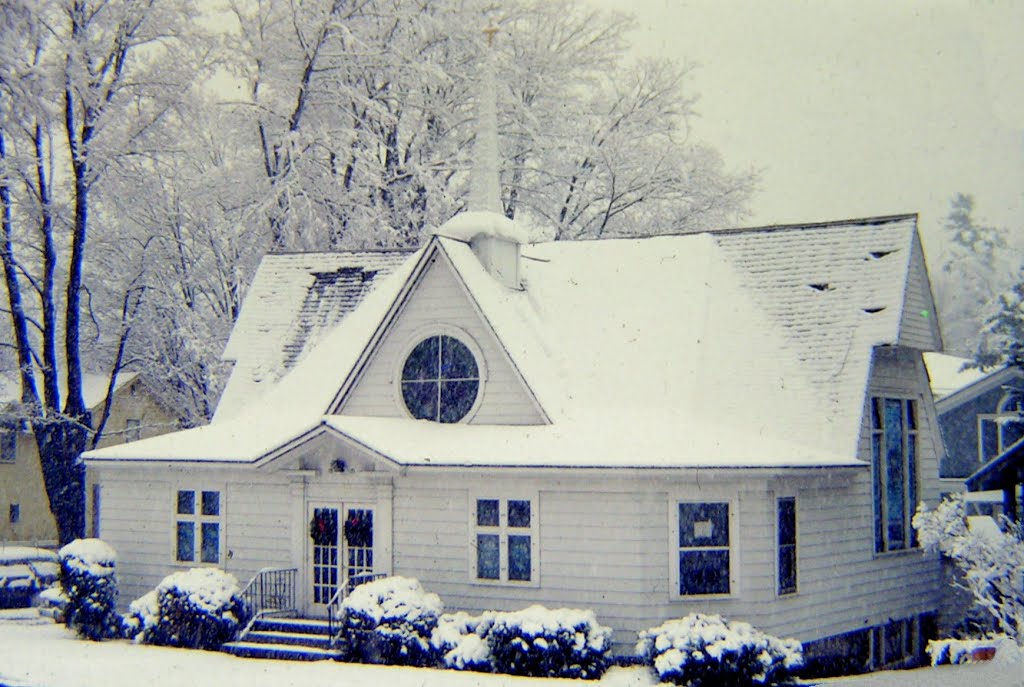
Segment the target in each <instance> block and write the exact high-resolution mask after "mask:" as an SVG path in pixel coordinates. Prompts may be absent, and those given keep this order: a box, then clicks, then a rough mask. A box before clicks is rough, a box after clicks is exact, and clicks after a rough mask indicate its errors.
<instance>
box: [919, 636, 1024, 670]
mask: <svg viewBox="0 0 1024 687" xmlns="http://www.w3.org/2000/svg"><path fill="white" fill-rule="evenodd" d="M925 651H927V652H928V655H929V656H931V657H932V665H933V666H939V665H946V664H952V665H957V664H960V663H971V662H974V661H979V660H994V661H996V662H999V663H1022V662H1024V647H1020V646H1018V645H1017V642H1015V641H1013V640H1012V639H1010V638H1009V637H1007V636H1006V635H998V636H995V637H986V638H985V639H933V640H931V641H929V642H928V646H927V647H925ZM989 651H994V652H995V657H994V658H993V657H991V654H989V653H988V652H989ZM981 652H983V653H982V655H979V653H981ZM982 656H984V657H982Z"/></svg>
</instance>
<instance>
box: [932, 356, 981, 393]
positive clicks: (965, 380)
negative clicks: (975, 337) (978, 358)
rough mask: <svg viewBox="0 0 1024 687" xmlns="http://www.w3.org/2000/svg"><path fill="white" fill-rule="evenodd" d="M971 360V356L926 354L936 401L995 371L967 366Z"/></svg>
mask: <svg viewBox="0 0 1024 687" xmlns="http://www.w3.org/2000/svg"><path fill="white" fill-rule="evenodd" d="M970 362H971V360H970V359H969V358H961V357H959V356H956V355H948V354H946V353H935V352H928V353H925V354H924V364H925V367H927V368H928V379H929V380H930V383H931V388H932V397H934V398H935V400H936V401H937V400H939V399H940V398H945V397H946V396H949V395H950V394H951V393H953V392H954V391H959V390H960V389H962V388H964V387H965V386H968V385H970V384H974V383H975V382H977V381H978V380H979V379H983V378H984V377H986V376H988V375H989V374H991V373H992V372H993V370H989V371H983V370H981V369H979V368H977V367H970V368H966V367H965V365H968V364H969V363H970Z"/></svg>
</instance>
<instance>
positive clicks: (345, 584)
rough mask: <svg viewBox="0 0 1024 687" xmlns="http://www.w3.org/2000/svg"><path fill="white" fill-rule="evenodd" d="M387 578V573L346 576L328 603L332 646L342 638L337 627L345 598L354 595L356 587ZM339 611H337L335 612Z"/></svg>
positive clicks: (328, 623)
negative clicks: (353, 591)
mask: <svg viewBox="0 0 1024 687" xmlns="http://www.w3.org/2000/svg"><path fill="white" fill-rule="evenodd" d="M384 577H387V573H367V572H364V573H357V574H355V575H352V576H351V577H349V576H346V577H345V579H344V580H342V582H341V584H339V585H338V588H337V589H336V590H334V594H333V595H332V596H331V600H330V601H328V602H327V631H328V633H329V636H330V638H331V646H332V647H333V646H335V645H336V644H337V641H338V639H339V637H340V636H341V627H340V626H337V627H336V625H337V623H338V620H339V619H340V616H341V604H342V602H344V601H345V598H346V597H347V596H348V595H349V594H351V593H352V590H354V589H355V588H356V587H358V586H359V585H361V584H366V583H367V582H373V581H374V580H379V579H381V578H384ZM335 609H337V610H335Z"/></svg>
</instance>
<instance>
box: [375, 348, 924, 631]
mask: <svg viewBox="0 0 1024 687" xmlns="http://www.w3.org/2000/svg"><path fill="white" fill-rule="evenodd" d="M927 388H928V387H927V378H926V377H925V376H924V368H923V365H922V364H921V362H920V356H919V355H918V354H917V353H915V352H913V351H910V350H905V349H903V350H894V351H892V352H891V353H885V354H880V355H878V356H876V360H875V364H874V366H873V373H872V381H871V389H872V393H873V394H876V395H897V396H901V397H908V398H910V397H913V398H917V399H918V400H919V416H920V417H919V427H920V429H919V439H918V442H919V455H918V461H919V471H920V475H921V495H922V497H923V498H926V499H928V500H930V501H931V502H933V503H934V501H935V499H936V498H937V496H938V483H937V478H936V475H937V460H938V453H937V448H938V444H937V434H936V426H937V425H936V422H935V418H934V416H933V415H932V414H931V412H930V405H929V404H927V403H925V402H924V394H925V393H927ZM866 422H868V418H867V417H865V423H866ZM862 435H863V436H862V440H861V449H860V457H861V458H862V459H863V460H865V461H866V463H867V464H868V465H870V427H868V426H867V425H865V431H864V432H863V433H862ZM455 484H456V485H457V486H453V481H452V480H441V479H437V478H433V477H428V476H425V475H417V476H414V477H406V478H402V479H400V480H398V481H396V488H395V500H394V504H395V505H394V507H395V558H394V562H395V572H396V573H398V574H403V575H411V576H415V577H418V578H420V580H421V581H422V582H423V583H424V585H425V586H426V587H427V588H428V589H430V590H432V591H435V592H437V593H438V594H440V595H441V597H442V598H443V599H444V601H445V604H446V605H447V607H448V608H450V609H462V610H467V611H470V612H479V611H483V610H487V609H516V608H521V607H523V606H524V605H527V604H531V603H542V604H545V605H549V606H551V605H554V606H570V607H585V608H592V609H593V610H594V611H595V612H596V613H597V616H598V619H599V620H600V622H602V623H604V624H606V625H609V626H611V627H613V628H614V629H615V631H616V633H615V642H616V644H617V649H618V650H620V651H627V650H628V648H629V645H631V644H632V643H633V642H634V641H635V636H636V635H635V633H636V632H637V631H638V630H643V629H646V628H648V627H652V626H654V625H657V624H659V623H660V622H663V621H664V620H667V619H670V618H673V617H680V616H682V615H685V614H687V613H691V612H711V613H721V614H722V615H725V616H727V617H730V618H735V619H738V620H745V621H748V622H751V623H754V624H755V625H756V626H758V627H761V628H763V629H765V630H766V631H769V632H776V633H784V634H787V635H790V636H796V637H797V638H798V639H801V640H802V641H809V640H813V639H819V638H822V637H826V636H830V635H834V634H840V633H844V632H849V631H853V630H857V629H861V628H863V627H867V626H870V625H874V624H878V623H883V622H885V621H886V620H887V619H889V618H902V617H909V616H913V615H916V614H920V613H925V612H929V611H933V610H935V609H936V608H937V605H938V594H939V591H940V580H939V566H938V562H937V560H936V559H935V557H934V556H931V555H925V554H922V553H921V552H919V551H907V552H896V553H891V554H885V555H880V556H879V555H875V553H874V526H873V518H874V515H873V513H874V510H873V506H872V503H871V471H870V469H868V468H864V469H859V470H851V471H844V472H843V473H842V474H841V476H836V475H831V474H829V473H828V472H827V471H825V472H823V474H822V475H821V476H818V477H810V478H808V477H805V478H793V477H780V478H777V479H767V478H763V477H762V478H756V479H755V478H748V479H746V480H742V479H740V480H736V481H733V482H719V483H717V484H714V486H712V487H708V486H707V485H706V484H704V485H702V484H701V483H699V482H697V481H696V480H695V479H694V478H693V477H692V476H688V475H686V474H682V475H675V476H667V475H662V476H661V477H658V478H655V477H624V478H623V479H622V480H619V481H615V480H608V479H607V478H602V479H595V478H589V477H588V475H587V474H585V473H584V474H581V475H580V477H579V478H576V479H565V478H559V479H552V478H551V477H536V478H533V479H524V478H516V477H513V476H511V475H509V476H508V477H505V476H500V477H495V478H493V479H491V480H490V481H489V482H483V481H479V480H476V481H474V480H473V478H468V477H467V478H465V479H460V480H459V481H458V482H457V483H455ZM507 493H509V494H510V493H535V494H537V499H538V501H537V509H538V512H539V517H540V530H539V537H540V541H539V544H540V561H539V565H540V586H539V588H536V587H517V586H512V585H496V584H477V583H474V582H473V581H471V580H470V566H471V554H472V551H471V542H470V539H471V534H470V527H471V510H472V508H471V499H472V498H475V497H476V496H483V495H488V494H489V495H497V496H502V495H505V494H507ZM723 494H724V495H726V496H725V497H724V498H727V499H728V500H730V502H731V503H732V504H733V507H734V510H733V514H734V515H733V517H734V518H736V519H737V522H736V523H735V526H736V529H735V531H736V532H738V537H739V541H738V542H735V545H734V547H733V555H734V557H735V558H734V560H735V563H734V565H737V566H739V568H738V570H737V571H736V572H735V573H734V577H735V578H736V579H737V581H738V588H737V589H735V590H734V595H733V596H732V597H730V598H725V599H702V598H694V599H681V598H678V597H677V596H674V595H673V594H672V593H671V592H672V590H670V589H669V587H670V585H671V582H670V566H671V565H673V564H675V560H676V559H675V550H674V547H673V543H672V542H670V541H669V531H670V523H669V518H670V517H672V516H671V513H672V509H673V505H672V504H674V503H675V502H676V501H677V500H679V499H695V500H696V499H706V500H709V501H713V500H720V499H722V498H723ZM779 496H794V497H796V499H797V531H798V553H797V555H798V593H796V594H793V595H785V596H781V597H779V596H777V595H776V556H777V551H776V539H775V537H776V533H775V518H776V512H775V507H776V502H775V499H776V497H779Z"/></svg>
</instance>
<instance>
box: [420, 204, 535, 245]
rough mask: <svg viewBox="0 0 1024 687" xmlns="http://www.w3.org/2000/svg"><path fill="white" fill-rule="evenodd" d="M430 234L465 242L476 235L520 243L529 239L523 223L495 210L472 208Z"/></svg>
mask: <svg viewBox="0 0 1024 687" xmlns="http://www.w3.org/2000/svg"><path fill="white" fill-rule="evenodd" d="M431 234H433V235H434V236H443V237H445V238H449V239H455V240H456V241H464V242H466V243H469V242H471V241H472V240H473V239H475V238H477V237H478V236H490V237H493V238H498V239H503V240H505V241H510V242H512V243H518V244H520V245H522V244H524V243H527V242H528V240H529V232H528V230H527V229H526V227H525V226H524V225H521V224H519V223H518V222H513V221H512V220H510V219H509V218H508V217H505V216H504V215H500V214H498V213H495V212H478V211H474V210H470V211H467V212H460V213H459V214H457V215H455V216H454V217H452V218H451V219H450V220H448V221H447V222H445V223H444V224H442V225H441V226H439V227H437V228H436V229H434V230H433V231H431Z"/></svg>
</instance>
